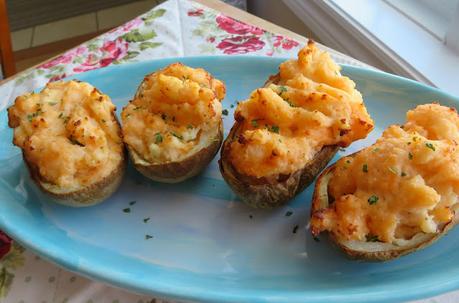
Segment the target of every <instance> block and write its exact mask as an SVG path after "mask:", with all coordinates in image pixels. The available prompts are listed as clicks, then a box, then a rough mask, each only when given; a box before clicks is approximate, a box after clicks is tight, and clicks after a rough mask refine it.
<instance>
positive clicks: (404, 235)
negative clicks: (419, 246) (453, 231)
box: [311, 104, 459, 243]
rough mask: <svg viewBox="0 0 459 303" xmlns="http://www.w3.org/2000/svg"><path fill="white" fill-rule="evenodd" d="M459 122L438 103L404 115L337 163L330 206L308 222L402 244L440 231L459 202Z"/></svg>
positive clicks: (353, 236) (343, 234) (352, 236)
mask: <svg viewBox="0 0 459 303" xmlns="http://www.w3.org/2000/svg"><path fill="white" fill-rule="evenodd" d="M458 142H459V117H458V115H457V112H456V110H454V109H452V108H447V107H443V106H440V105H438V104H427V105H420V106H418V107H416V108H415V109H414V110H411V111H409V112H408V113H407V122H406V124H405V125H404V126H403V127H400V126H397V125H392V126H390V127H389V128H388V129H387V130H386V131H385V132H384V133H383V135H382V137H381V138H380V139H379V140H378V141H377V142H376V143H375V144H374V145H372V146H370V147H368V148H366V149H364V150H362V151H360V152H359V153H357V154H355V156H353V157H345V158H342V159H340V160H339V161H338V162H337V164H336V169H335V170H334V172H333V176H332V178H331V180H330V183H329V187H328V192H329V195H330V196H331V197H333V198H334V199H335V200H334V203H333V204H332V205H333V207H331V208H328V209H326V210H325V212H323V213H320V214H318V215H317V216H313V219H312V222H311V225H312V226H313V227H314V228H316V229H317V230H319V231H323V230H328V231H332V232H333V233H334V234H335V235H336V236H337V237H338V238H340V239H345V240H360V241H366V240H368V241H376V240H378V241H381V242H388V243H397V241H400V240H401V241H403V240H409V239H411V238H412V237H413V236H414V235H415V234H417V233H419V232H423V233H436V232H437V231H438V230H439V228H440V227H441V226H442V225H444V224H445V223H448V222H450V221H451V220H452V218H453V216H454V209H455V208H456V207H457V205H458V203H459V198H458V195H459V148H458V146H457V145H458Z"/></svg>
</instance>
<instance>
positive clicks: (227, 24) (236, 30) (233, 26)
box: [216, 15, 263, 35]
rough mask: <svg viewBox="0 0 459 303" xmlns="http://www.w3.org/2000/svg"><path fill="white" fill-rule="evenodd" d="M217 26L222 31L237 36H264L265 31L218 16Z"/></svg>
mask: <svg viewBox="0 0 459 303" xmlns="http://www.w3.org/2000/svg"><path fill="white" fill-rule="evenodd" d="M216 21H217V24H218V27H219V28H221V29H222V30H224V31H226V32H227V33H229V34H236V35H245V34H253V35H262V34H263V30H262V29H261V28H258V27H256V26H253V25H249V24H246V23H242V22H240V21H237V20H234V19H233V18H230V17H227V16H224V15H218V16H217V19H216Z"/></svg>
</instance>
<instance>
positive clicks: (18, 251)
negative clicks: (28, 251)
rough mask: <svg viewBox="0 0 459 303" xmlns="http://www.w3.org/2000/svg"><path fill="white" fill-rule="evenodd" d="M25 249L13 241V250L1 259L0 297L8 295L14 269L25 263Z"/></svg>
mask: <svg viewBox="0 0 459 303" xmlns="http://www.w3.org/2000/svg"><path fill="white" fill-rule="evenodd" d="M24 251H25V249H24V248H23V247H22V246H20V245H19V244H17V243H16V242H13V244H12V246H11V250H10V251H9V252H8V254H7V255H5V256H4V257H3V259H2V260H1V261H0V298H4V297H6V295H7V294H8V291H9V290H10V287H11V284H12V283H13V279H14V273H13V271H14V270H16V269H17V268H19V267H21V266H23V265H24V256H23V255H22V254H23V253H24Z"/></svg>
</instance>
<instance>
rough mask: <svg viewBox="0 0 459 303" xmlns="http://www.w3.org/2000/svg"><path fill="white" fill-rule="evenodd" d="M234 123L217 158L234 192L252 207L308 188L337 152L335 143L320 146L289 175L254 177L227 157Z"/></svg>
mask: <svg viewBox="0 0 459 303" xmlns="http://www.w3.org/2000/svg"><path fill="white" fill-rule="evenodd" d="M239 125H240V124H239V123H238V122H236V123H235V124H234V125H233V127H232V128H231V131H230V133H229V135H228V137H227V138H226V140H225V142H224V143H223V147H222V150H221V156H220V160H219V164H220V172H221V174H222V176H223V178H224V179H225V181H226V182H227V183H228V184H229V185H230V187H231V188H232V189H233V191H234V192H236V194H237V195H238V196H239V197H240V198H241V199H242V200H243V201H244V202H245V203H246V204H248V205H249V206H251V207H254V208H274V207H278V206H281V205H283V204H285V203H287V202H288V201H289V200H291V199H292V198H293V197H295V196H296V195H297V194H298V193H300V192H302V191H303V190H304V189H305V188H306V187H308V186H309V185H310V184H311V183H312V182H313V181H314V178H315V177H316V176H317V174H319V172H320V171H321V170H322V169H323V168H324V167H325V166H327V164H328V162H329V161H330V160H331V159H332V158H333V157H334V155H335V154H336V152H337V151H338V146H325V147H323V148H322V149H321V150H320V151H319V152H318V153H317V154H316V155H315V157H314V159H312V160H311V161H310V162H308V163H307V164H306V165H305V166H304V167H303V168H302V169H300V170H297V171H296V172H294V173H291V174H289V175H276V176H270V177H263V178H255V177H251V176H247V175H243V174H240V173H239V172H237V171H236V170H235V169H234V167H233V165H232V164H231V162H230V161H229V159H228V156H229V152H230V151H229V149H230V145H231V142H233V141H234V140H237V135H238V129H239Z"/></svg>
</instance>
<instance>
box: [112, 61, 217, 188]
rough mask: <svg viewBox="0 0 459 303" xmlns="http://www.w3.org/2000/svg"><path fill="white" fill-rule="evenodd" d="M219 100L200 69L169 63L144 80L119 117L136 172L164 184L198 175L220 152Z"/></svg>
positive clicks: (214, 82) (210, 80) (214, 81)
mask: <svg viewBox="0 0 459 303" xmlns="http://www.w3.org/2000/svg"><path fill="white" fill-rule="evenodd" d="M224 97H225V86H224V84H223V83H222V82H221V81H219V80H217V79H214V78H213V77H212V76H211V75H210V74H209V73H208V72H206V71H205V70H203V69H201V68H197V69H194V68H191V67H188V66H185V65H183V64H181V63H174V64H171V65H169V66H167V67H166V68H164V69H162V70H160V71H157V72H155V73H152V74H150V75H148V76H146V77H145V79H144V80H143V82H142V83H141V84H140V86H139V88H138V90H137V93H136V95H135V97H134V99H133V100H132V101H130V102H129V104H128V105H127V106H126V107H125V108H124V109H123V112H122V115H121V117H122V122H123V127H122V128H123V134H124V141H125V143H126V145H127V149H128V151H129V155H130V157H131V159H132V162H133V163H134V166H135V167H136V169H137V170H138V171H139V172H141V173H142V174H143V175H145V176H146V177H148V178H150V179H152V180H155V181H160V182H167V183H176V182H181V181H183V180H185V179H188V178H190V177H193V176H195V175H196V174H198V173H199V172H200V171H201V170H202V169H203V168H205V167H206V166H207V165H208V164H209V162H210V161H211V160H212V159H213V157H214V156H215V154H216V153H217V151H218V149H219V148H220V145H221V142H222V139H223V137H222V136H223V125H222V118H221V114H222V105H221V100H222V99H223V98H224Z"/></svg>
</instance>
